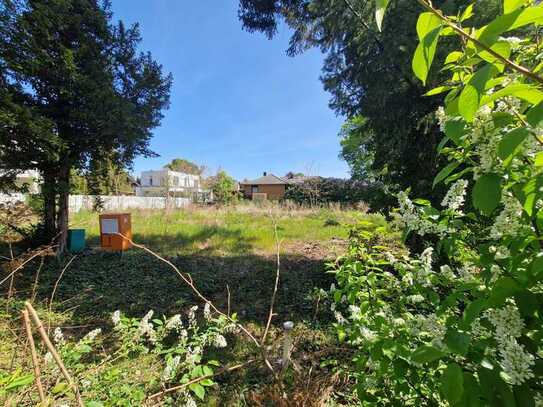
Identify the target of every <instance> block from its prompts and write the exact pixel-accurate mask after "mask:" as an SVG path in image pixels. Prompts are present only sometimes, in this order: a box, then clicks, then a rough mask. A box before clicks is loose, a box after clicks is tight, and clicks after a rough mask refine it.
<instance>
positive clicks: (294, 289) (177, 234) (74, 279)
mask: <svg viewBox="0 0 543 407" xmlns="http://www.w3.org/2000/svg"><path fill="white" fill-rule="evenodd" d="M132 222H133V232H134V241H136V242H138V243H141V244H144V245H145V246H147V247H149V248H150V249H152V250H154V251H156V252H158V253H159V254H161V255H163V256H166V257H167V258H168V259H169V260H170V261H172V263H174V264H175V265H176V266H177V267H178V268H179V269H180V270H181V271H182V272H186V273H190V275H191V277H192V278H193V280H194V281H195V283H196V285H197V286H198V288H199V289H200V290H201V291H202V293H203V294H204V295H206V296H207V297H208V298H210V299H212V300H213V301H214V302H215V303H216V304H217V306H218V307H219V308H222V309H226V308H227V307H228V298H229V300H230V301H229V302H230V307H231V311H232V312H236V313H237V314H238V315H239V318H240V320H241V321H243V322H245V323H247V324H248V326H250V329H251V330H252V332H254V333H255V334H259V333H260V332H262V330H263V326H264V324H265V320H266V316H267V312H268V308H269V304H270V297H271V293H272V291H273V285H274V279H275V270H276V267H277V263H276V249H275V248H276V240H275V237H274V224H275V223H276V224H277V231H278V235H279V240H280V242H281V250H280V259H281V267H280V268H281V279H280V284H279V290H278V296H277V301H276V316H275V318H274V324H276V325H279V324H281V323H282V322H284V321H285V320H293V321H294V322H295V323H296V329H295V332H296V333H295V337H296V338H297V339H296V348H295V357H296V356H299V357H300V358H301V359H303V360H304V361H305V363H309V362H308V360H309V361H311V363H316V366H317V367H318V366H319V365H320V363H321V362H322V360H321V358H323V357H325V356H326V349H333V348H334V347H335V346H337V344H336V343H335V341H336V340H335V336H334V334H333V332H332V330H331V329H330V327H329V325H328V323H327V322H326V321H327V320H329V315H328V314H327V313H326V312H325V313H324V314H321V313H320V312H319V313H318V312H317V311H319V310H318V309H317V308H316V304H315V303H314V301H313V300H312V299H311V297H310V294H311V292H312V290H313V288H314V287H322V288H327V287H329V286H330V283H331V282H332V277H331V276H330V275H329V274H326V273H325V270H326V262H327V261H330V260H332V259H334V258H335V257H336V256H337V255H339V254H341V253H342V251H343V250H344V248H345V240H346V238H347V237H348V233H349V227H350V225H352V224H353V223H357V222H364V223H366V225H367V227H368V228H375V227H382V226H385V221H384V220H383V219H382V218H381V217H380V216H377V215H362V214H360V213H357V212H355V211H339V210H336V211H334V210H287V209H279V208H272V209H265V208H256V207H253V206H249V207H245V206H242V207H238V208H222V209H216V208H201V209H197V208H194V209H187V210H176V211H170V212H167V211H136V212H133V213H132ZM71 226H72V227H78V228H80V227H82V228H85V229H86V230H87V238H88V242H87V244H88V246H89V248H88V249H87V250H86V251H85V252H83V253H80V254H78V255H76V257H74V258H72V257H73V256H72V255H67V256H66V257H64V258H62V259H56V258H45V259H44V264H43V266H42V267H41V269H40V274H39V278H38V279H37V280H36V272H37V270H38V269H39V268H40V267H39V266H40V262H41V259H36V260H34V261H32V262H31V263H29V265H28V266H27V267H25V268H24V269H23V270H22V271H21V273H20V274H18V275H17V276H16V279H15V290H16V291H15V295H14V297H13V298H12V299H11V300H9V301H8V300H7V299H6V294H7V293H6V285H3V286H2V287H1V289H2V291H4V293H3V299H2V300H1V301H2V303H1V304H0V306H1V308H0V309H1V310H0V324H1V325H2V326H0V372H1V371H2V370H5V371H13V369H16V368H21V369H22V370H23V371H31V364H30V359H29V356H28V352H27V351H26V349H25V347H24V337H23V336H21V335H20V327H21V325H20V309H21V308H22V304H23V301H24V300H26V299H28V298H30V297H32V296H33V295H34V296H35V300H34V304H35V306H36V308H37V309H38V312H40V314H41V315H42V316H43V317H44V318H45V319H46V320H47V321H48V323H50V325H51V329H54V328H55V327H57V326H60V327H62V329H63V330H64V332H65V334H66V335H67V336H70V335H73V336H76V337H79V336H81V335H83V334H85V333H86V332H88V331H90V330H91V329H93V328H96V327H100V328H102V329H103V330H104V332H107V331H109V330H111V322H110V316H111V314H112V313H113V312H114V311H115V310H121V311H122V312H123V313H125V314H127V315H129V316H137V317H141V316H143V315H144V314H145V313H146V312H147V311H148V310H150V309H152V310H154V311H155V315H161V314H165V315H170V316H171V315H173V314H175V313H180V312H181V313H182V312H185V311H186V309H187V308H188V307H189V306H190V305H193V304H199V301H198V299H197V298H195V296H194V295H193V293H192V292H191V290H190V289H189V288H187V287H186V286H185V285H184V284H183V282H182V281H181V280H180V278H179V276H178V275H177V274H175V273H174V272H173V271H172V269H171V268H170V267H168V266H167V265H165V264H164V263H162V262H160V261H159V260H157V259H155V258H153V257H152V256H151V255H149V254H148V253H145V252H144V251H142V250H141V249H131V250H129V251H128V252H126V253H124V254H123V255H121V254H118V253H107V252H103V251H101V250H99V249H98V248H97V246H98V215H97V214H95V213H78V214H75V215H73V216H72V221H71ZM63 270H64V273H63ZM62 273H63V274H62ZM61 274H62V278H60V276H61ZM55 285H57V288H56V291H55V296H54V298H53V301H51V296H52V292H53V291H54V287H55ZM34 287H35V290H34ZM33 291H34V292H33ZM228 292H229V295H228ZM321 310H322V307H321ZM317 314H318V315H319V318H315V316H316V315H317ZM280 337H281V330H280V329H278V328H274V329H273V330H272V335H271V340H272V341H273V339H274V338H278V339H280ZM231 343H232V347H229V349H228V351H227V352H226V351H225V353H224V354H222V355H221V358H220V360H221V362H224V363H225V364H228V363H235V362H240V361H243V358H244V355H246V354H249V353H250V352H251V351H252V349H251V347H250V345H249V344H247V341H246V340H245V339H244V338H236V340H235V341H233V342H231ZM323 350H324V352H323ZM315 351H318V352H319V355H321V356H319V357H316V359H315V360H313V359H312V358H311V357H309V359H308V356H307V355H311V354H312V353H314V352H315ZM103 352H105V353H107V352H108V345H107V344H104V345H103ZM336 358H337V356H336ZM142 367H144V369H143V372H142ZM118 368H119V369H121V370H122V371H123V372H124V373H123V375H121V376H120V377H119V378H118V379H117V381H118V382H119V383H123V381H125V382H127V383H129V382H133V381H134V380H138V381H141V382H142V383H144V384H143V385H142V389H143V391H144V392H152V391H154V390H156V388H157V386H158V384H157V380H156V377H157V375H158V376H159V375H160V371H162V369H163V366H160V365H157V363H156V360H153V358H152V356H151V355H147V356H146V357H145V358H143V359H142V358H138V359H134V360H131V361H128V362H127V361H126V360H125V361H123V362H122V365H119V366H118ZM325 370H326V371H327V372H328V373H329V374H330V377H332V376H333V369H328V368H326V369H325ZM136 372H137V377H136V376H134V375H136ZM220 381H221V386H220V387H219V388H218V389H215V390H214V392H213V394H212V395H211V396H210V398H209V399H208V400H207V402H206V403H208V404H209V405H248V404H251V403H250V402H249V401H248V400H249V398H246V397H245V395H247V394H252V392H255V391H256V392H257V393H258V392H259V391H260V390H259V389H261V388H262V386H266V385H267V383H268V382H269V374H267V373H266V372H265V371H262V369H261V368H256V367H255V368H254V369H253V370H251V369H249V370H245V371H242V372H238V373H235V374H234V373H233V374H230V375H225V376H224V377H223V378H221V379H220ZM32 391H33V389H32V385H29V387H27V388H26V389H25V393H22V394H24V397H23V396H21V395H20V394H18V395H17V397H16V398H13V399H12V401H11V403H12V405H31V404H32V403H31V402H30V401H29V400H34V401H35V400H36V399H35V394H34V395H33V396H31V394H32ZM19 397H22V398H19ZM31 397H34V398H31ZM1 398H2V393H1V383H0V400H1ZM213 400H215V401H213ZM103 401H104V405H109V404H108V403H107V399H106V400H103Z"/></svg>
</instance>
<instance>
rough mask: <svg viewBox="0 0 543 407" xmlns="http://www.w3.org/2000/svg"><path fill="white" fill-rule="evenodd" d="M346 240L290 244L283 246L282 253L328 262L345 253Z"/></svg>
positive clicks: (334, 239) (335, 239)
mask: <svg viewBox="0 0 543 407" xmlns="http://www.w3.org/2000/svg"><path fill="white" fill-rule="evenodd" d="M347 244H348V242H347V240H345V239H339V238H333V239H330V240H329V241H326V242H316V241H313V242H290V243H288V244H286V245H284V246H283V251H284V252H286V253H289V254H296V255H300V256H303V257H306V258H308V259H315V260H317V259H319V260H330V259H334V258H336V257H338V256H339V255H341V254H342V253H344V252H345V249H346V247H347Z"/></svg>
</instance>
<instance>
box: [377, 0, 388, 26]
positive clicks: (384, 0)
mask: <svg viewBox="0 0 543 407" xmlns="http://www.w3.org/2000/svg"><path fill="white" fill-rule="evenodd" d="M388 1H389V0H375V21H376V23H377V28H378V29H379V31H381V29H382V26H383V18H384V16H385V11H386V9H387V6H388Z"/></svg>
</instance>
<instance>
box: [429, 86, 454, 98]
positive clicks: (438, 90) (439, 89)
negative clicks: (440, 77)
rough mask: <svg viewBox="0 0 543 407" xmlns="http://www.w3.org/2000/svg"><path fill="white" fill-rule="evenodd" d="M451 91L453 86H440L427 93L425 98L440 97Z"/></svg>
mask: <svg viewBox="0 0 543 407" xmlns="http://www.w3.org/2000/svg"><path fill="white" fill-rule="evenodd" d="M451 89H453V88H452V87H451V86H438V87H437V88H434V89H431V90H429V91H428V92H426V93H425V94H424V96H434V95H439V94H440V93H443V92H448V91H449V90H451Z"/></svg>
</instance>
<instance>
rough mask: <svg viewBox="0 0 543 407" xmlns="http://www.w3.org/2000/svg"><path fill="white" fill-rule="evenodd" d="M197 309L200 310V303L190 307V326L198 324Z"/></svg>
mask: <svg viewBox="0 0 543 407" xmlns="http://www.w3.org/2000/svg"><path fill="white" fill-rule="evenodd" d="M196 311H198V305H193V306H192V307H190V309H189V326H195V325H196Z"/></svg>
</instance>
